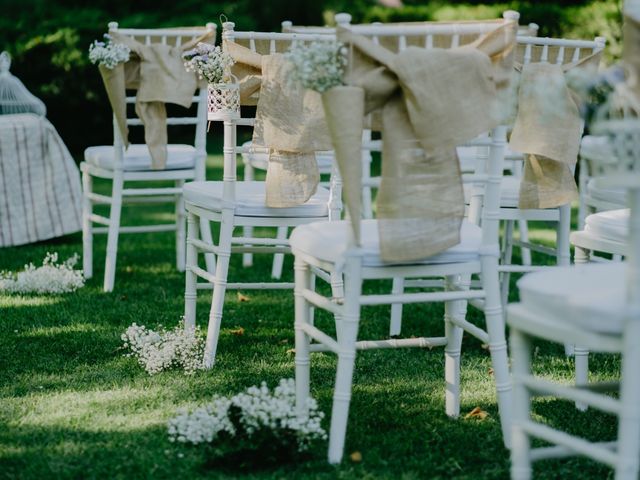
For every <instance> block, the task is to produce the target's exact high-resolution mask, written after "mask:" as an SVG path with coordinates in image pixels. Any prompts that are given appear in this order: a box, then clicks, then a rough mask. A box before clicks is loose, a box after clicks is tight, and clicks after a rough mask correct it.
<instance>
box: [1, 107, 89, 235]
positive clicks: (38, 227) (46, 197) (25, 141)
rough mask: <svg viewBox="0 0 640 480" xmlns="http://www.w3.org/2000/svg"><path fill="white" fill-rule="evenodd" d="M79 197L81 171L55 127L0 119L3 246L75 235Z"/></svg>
mask: <svg viewBox="0 0 640 480" xmlns="http://www.w3.org/2000/svg"><path fill="white" fill-rule="evenodd" d="M81 198H82V197H81V188H80V174H79V171H78V167H77V166H76V164H75V162H74V161H73V158H72V157H71V154H70V153H69V151H68V150H67V147H66V146H65V144H64V142H63V141H62V139H61V138H60V136H59V135H58V132H57V131H56V129H55V128H54V127H53V125H51V123H49V121H48V120H47V119H46V118H43V117H39V116H37V115H33V114H20V115H0V247H6V246H10V245H22V244H25V243H32V242H37V241H40V240H46V239H48V238H53V237H59V236H61V235H66V234H68V233H73V232H77V231H78V230H80V229H81V218H82V214H81Z"/></svg>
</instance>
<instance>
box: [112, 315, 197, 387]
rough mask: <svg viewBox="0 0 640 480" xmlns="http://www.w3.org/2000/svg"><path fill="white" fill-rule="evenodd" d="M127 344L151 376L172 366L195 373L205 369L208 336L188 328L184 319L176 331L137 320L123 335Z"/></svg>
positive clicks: (125, 344) (187, 372) (128, 348)
mask: <svg viewBox="0 0 640 480" xmlns="http://www.w3.org/2000/svg"><path fill="white" fill-rule="evenodd" d="M121 338H122V341H123V346H124V348H126V349H127V350H129V353H128V354H127V355H128V356H131V357H134V358H136V359H137V360H138V363H139V364H140V365H141V366H142V367H144V369H145V370H146V372H147V373H148V374H149V375H154V374H156V373H160V372H162V371H163V370H167V369H169V368H172V367H178V368H182V369H183V370H184V373H185V374H186V375H192V374H194V373H195V372H196V371H197V370H201V369H203V368H204V363H203V361H202V358H203V355H204V339H203V337H202V335H201V334H200V331H199V330H198V329H197V328H195V327H190V328H185V327H184V323H183V322H181V323H180V324H179V325H178V326H177V327H175V328H174V329H173V330H169V331H167V330H164V329H162V328H161V329H160V331H159V332H156V331H153V330H150V329H147V328H146V327H145V326H144V325H137V324H135V323H133V324H132V325H131V326H130V327H128V328H127V330H126V331H125V332H124V333H123V334H122V335H121Z"/></svg>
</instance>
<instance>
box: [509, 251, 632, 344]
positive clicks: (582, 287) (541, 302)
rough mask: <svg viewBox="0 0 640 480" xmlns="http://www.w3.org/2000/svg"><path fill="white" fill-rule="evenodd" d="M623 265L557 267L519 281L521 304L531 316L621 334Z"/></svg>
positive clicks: (595, 264) (623, 288)
mask: <svg viewBox="0 0 640 480" xmlns="http://www.w3.org/2000/svg"><path fill="white" fill-rule="evenodd" d="M625 267H626V265H625V264H624V263H623V262H611V263H591V264H584V265H573V266H569V267H558V268H553V269H549V270H541V271H538V272H534V273H530V274H528V275H525V276H524V277H522V278H521V279H520V280H519V281H518V288H519V289H520V300H521V302H522V304H523V305H524V306H525V307H526V308H527V309H529V310H531V311H532V312H535V313H536V314H539V315H541V316H543V317H544V318H546V319H547V321H548V320H549V318H551V319H553V320H554V321H558V322H569V323H571V324H574V325H576V326H579V327H580V328H585V329H588V330H590V331H594V332H601V333H608V334H613V333H619V332H621V331H622V326H623V322H624V310H623V306H624V304H625V287H626V282H625V279H626V272H625Z"/></svg>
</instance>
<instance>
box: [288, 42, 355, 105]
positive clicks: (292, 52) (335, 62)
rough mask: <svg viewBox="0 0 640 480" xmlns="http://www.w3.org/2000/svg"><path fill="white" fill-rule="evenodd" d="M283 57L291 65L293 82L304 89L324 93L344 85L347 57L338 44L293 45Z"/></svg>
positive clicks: (340, 44)
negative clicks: (299, 84)
mask: <svg viewBox="0 0 640 480" xmlns="http://www.w3.org/2000/svg"><path fill="white" fill-rule="evenodd" d="M285 56H286V58H287V59H288V60H290V61H291V62H292V63H293V66H294V68H293V72H294V73H293V80H296V81H299V82H300V83H301V84H302V86H303V87H305V88H309V89H311V90H315V91H316V92H318V93H324V92H326V91H327V90H330V89H331V88H333V87H337V86H340V85H344V81H343V80H342V78H343V76H344V71H345V67H346V66H347V57H346V55H345V54H344V45H343V44H342V43H340V42H336V41H330V42H313V43H311V44H305V43H302V42H300V43H294V44H293V45H292V46H291V48H289V51H288V52H287V53H286V54H285Z"/></svg>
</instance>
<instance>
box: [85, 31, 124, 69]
mask: <svg viewBox="0 0 640 480" xmlns="http://www.w3.org/2000/svg"><path fill="white" fill-rule="evenodd" d="M105 40H106V41H104V42H100V41H98V40H95V41H94V42H93V43H92V44H91V45H89V61H90V62H91V63H93V64H97V65H103V66H105V67H106V68H109V69H113V68H115V66H116V65H118V64H119V63H121V62H127V61H128V60H129V56H130V55H131V49H130V48H129V47H127V46H126V45H124V44H122V43H113V42H112V41H111V37H110V36H109V35H105Z"/></svg>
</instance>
